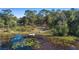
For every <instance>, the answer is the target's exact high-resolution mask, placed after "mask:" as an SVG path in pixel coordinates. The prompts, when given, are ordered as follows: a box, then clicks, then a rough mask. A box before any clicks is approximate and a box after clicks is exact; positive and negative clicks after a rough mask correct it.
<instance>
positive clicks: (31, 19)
mask: <svg viewBox="0 0 79 59" xmlns="http://www.w3.org/2000/svg"><path fill="white" fill-rule="evenodd" d="M24 15H25V21H26V23H28V24H30V25H34V23H35V21H36V20H37V16H36V11H35V10H33V11H32V10H26V11H25V13H24Z"/></svg>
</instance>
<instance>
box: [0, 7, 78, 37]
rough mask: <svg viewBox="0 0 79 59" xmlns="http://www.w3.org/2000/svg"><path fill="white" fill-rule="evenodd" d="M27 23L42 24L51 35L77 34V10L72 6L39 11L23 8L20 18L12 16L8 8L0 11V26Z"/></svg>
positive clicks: (25, 24) (24, 24) (10, 26)
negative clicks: (50, 31) (23, 11)
mask: <svg viewBox="0 0 79 59" xmlns="http://www.w3.org/2000/svg"><path fill="white" fill-rule="evenodd" d="M27 25H31V26H33V25H37V26H44V27H46V28H48V29H51V30H52V33H53V35H58V36H65V35H74V36H79V10H78V9H74V8H71V9H69V10H61V9H57V10H55V9H51V10H47V9H42V10H40V11H39V12H37V11H36V10H25V13H24V16H23V17H21V18H17V17H16V16H14V15H13V14H12V10H10V9H5V10H2V11H1V12H0V28H2V27H9V28H12V27H15V26H27Z"/></svg>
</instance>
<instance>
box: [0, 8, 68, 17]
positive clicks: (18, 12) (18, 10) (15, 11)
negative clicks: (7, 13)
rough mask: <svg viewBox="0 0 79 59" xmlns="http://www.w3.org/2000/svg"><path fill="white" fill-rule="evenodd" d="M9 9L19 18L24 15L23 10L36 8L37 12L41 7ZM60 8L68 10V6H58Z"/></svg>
mask: <svg viewBox="0 0 79 59" xmlns="http://www.w3.org/2000/svg"><path fill="white" fill-rule="evenodd" d="M3 9H8V8H0V11H1V10H3ZM9 9H11V10H12V13H13V15H15V16H16V17H18V18H19V17H22V16H24V12H25V10H36V11H37V12H39V11H40V10H41V9H43V8H9ZM45 9H48V10H51V9H58V8H45ZM60 9H61V10H68V8H60Z"/></svg>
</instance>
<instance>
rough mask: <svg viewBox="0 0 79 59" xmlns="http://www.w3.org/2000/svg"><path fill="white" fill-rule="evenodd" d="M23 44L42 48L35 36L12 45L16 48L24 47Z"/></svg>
mask: <svg viewBox="0 0 79 59" xmlns="http://www.w3.org/2000/svg"><path fill="white" fill-rule="evenodd" d="M23 46H31V47H35V48H40V44H39V42H38V41H36V40H35V38H27V39H24V41H22V42H17V43H16V44H14V45H12V48H13V49H16V48H17V47H23Z"/></svg>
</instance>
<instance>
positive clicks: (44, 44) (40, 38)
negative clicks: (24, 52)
mask: <svg viewBox="0 0 79 59" xmlns="http://www.w3.org/2000/svg"><path fill="white" fill-rule="evenodd" d="M35 38H36V40H37V41H39V42H40V44H41V48H38V49H39V50H54V46H53V44H52V43H50V42H49V41H48V40H47V38H46V37H44V36H41V35H37V36H36V37H35Z"/></svg>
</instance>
